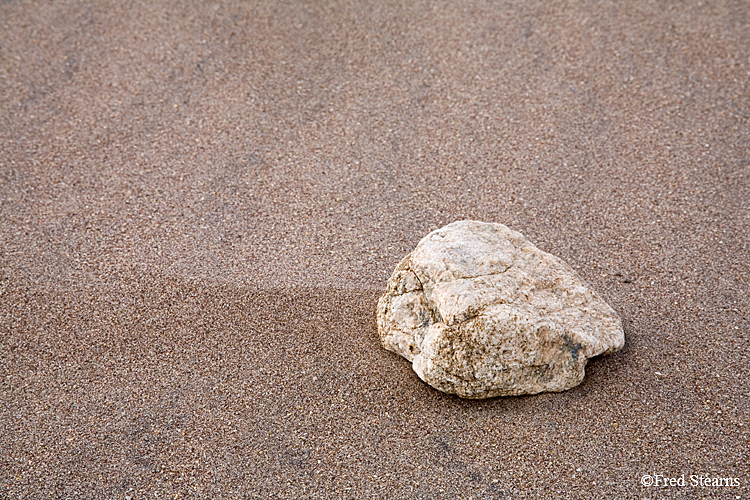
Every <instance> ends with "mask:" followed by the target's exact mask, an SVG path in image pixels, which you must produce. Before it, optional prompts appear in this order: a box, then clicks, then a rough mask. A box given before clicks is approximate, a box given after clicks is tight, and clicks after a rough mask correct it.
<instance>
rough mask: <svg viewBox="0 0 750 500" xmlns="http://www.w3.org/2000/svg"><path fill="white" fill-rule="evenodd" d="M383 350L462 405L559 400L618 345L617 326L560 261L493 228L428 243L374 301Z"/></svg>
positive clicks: (457, 226) (445, 233)
mask: <svg viewBox="0 0 750 500" xmlns="http://www.w3.org/2000/svg"><path fill="white" fill-rule="evenodd" d="M378 331H379V333H380V338H381V340H382V342H383V345H384V346H385V348H386V349H388V350H390V351H393V352H395V353H397V354H400V355H401V356H403V357H405V358H406V359H408V360H409V361H411V362H412V364H413V368H414V371H415V372H417V375H419V377H420V378H421V379H422V380H424V381H425V382H427V383H428V384H430V385H431V386H433V387H435V388H436V389H439V390H441V391H444V392H447V393H451V394H457V395H458V396H461V397H463V398H477V399H478V398H490V397H494V396H512V395H519V394H536V393H539V392H543V391H563V390H566V389H570V388H571V387H575V386H576V385H578V384H579V383H580V382H581V380H583V376H584V368H585V366H586V362H587V361H588V359H589V358H591V357H593V356H597V355H600V354H609V353H612V352H614V351H617V350H619V349H620V348H622V346H623V345H624V343H625V335H624V333H623V330H622V324H621V322H620V318H619V317H618V316H617V314H616V313H615V311H614V310H613V309H612V308H611V307H610V306H609V305H607V304H606V303H605V302H604V301H603V300H602V299H601V297H599V295H598V294H597V293H596V292H595V291H594V290H592V289H591V288H589V287H588V286H587V285H586V284H584V283H583V281H582V280H581V279H580V278H579V277H578V276H577V275H576V274H575V271H573V269H572V268H571V267H570V266H569V265H567V264H566V263H565V262H563V261H562V260H561V259H559V258H557V257H555V256H553V255H551V254H549V253H547V252H543V251H542V250H539V249H538V248H537V247H535V246H534V245H533V244H532V243H530V242H529V241H528V240H526V238H524V237H523V235H522V234H521V233H519V232H516V231H513V230H511V229H509V228H508V227H506V226H504V225H502V224H492V223H485V222H476V221H459V222H454V223H452V224H449V225H447V226H445V227H444V228H442V229H439V230H437V231H433V232H432V233H430V234H428V235H427V236H426V237H425V238H424V239H423V240H422V241H420V242H419V244H418V245H417V247H416V248H415V249H414V251H412V252H411V253H410V254H409V255H407V256H406V257H405V258H404V259H403V260H402V261H401V262H400V263H399V265H398V266H397V267H396V270H395V271H394V273H393V276H391V278H390V280H388V289H387V291H386V293H385V295H383V297H381V299H380V301H379V302H378Z"/></svg>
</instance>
